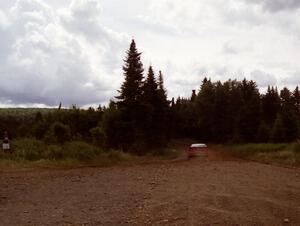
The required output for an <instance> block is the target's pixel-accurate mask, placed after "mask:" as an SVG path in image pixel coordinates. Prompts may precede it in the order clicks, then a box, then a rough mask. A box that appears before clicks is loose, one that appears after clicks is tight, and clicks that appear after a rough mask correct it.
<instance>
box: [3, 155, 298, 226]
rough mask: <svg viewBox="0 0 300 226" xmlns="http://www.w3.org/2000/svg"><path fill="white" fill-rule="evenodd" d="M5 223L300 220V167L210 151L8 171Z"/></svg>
mask: <svg viewBox="0 0 300 226" xmlns="http://www.w3.org/2000/svg"><path fill="white" fill-rule="evenodd" d="M0 176H1V177H0V225H3V226H11V225H13V226H23V225H25V226H27V225H28V226H31V225H38V226H40V225H47V226H48V225H63V226H71V225H76V226H77V225H78V226H80V225H85V226H90V225H112V226H119V225H188V226H189V225H190V226H191V225H251V226H252V225H267V226H272V225H300V169H292V168H283V167H278V166H271V165H264V164H259V163H254V162H245V161H236V160H230V159H219V158H216V157H211V156H210V157H208V158H206V159H203V158H197V159H192V160H191V161H187V160H183V159H182V160H178V161H172V162H162V163H155V164H148V165H139V166H128V167H124V166H123V167H121V166H116V167H111V168H80V169H68V170H47V169H44V170H26V171H24V170H17V171H7V170H6V171H3V170H2V171H0Z"/></svg>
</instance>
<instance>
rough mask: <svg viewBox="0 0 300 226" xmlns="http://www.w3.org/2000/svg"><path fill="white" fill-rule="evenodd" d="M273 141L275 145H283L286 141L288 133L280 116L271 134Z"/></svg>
mask: <svg viewBox="0 0 300 226" xmlns="http://www.w3.org/2000/svg"><path fill="white" fill-rule="evenodd" d="M271 141H272V142H274V143H282V142H284V141H286V131H285V127H284V125H283V121H282V116H281V115H280V114H278V115H277V117H276V120H275V123H274V126H273V129H272V133H271Z"/></svg>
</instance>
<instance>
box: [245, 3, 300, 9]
mask: <svg viewBox="0 0 300 226" xmlns="http://www.w3.org/2000/svg"><path fill="white" fill-rule="evenodd" d="M245 1H246V2H249V3H255V4H259V5H261V6H262V8H263V9H264V10H265V11H269V12H278V11H284V10H297V9H299V7H300V1H299V0H245Z"/></svg>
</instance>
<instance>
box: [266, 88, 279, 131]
mask: <svg viewBox="0 0 300 226" xmlns="http://www.w3.org/2000/svg"><path fill="white" fill-rule="evenodd" d="M280 108H281V107H280V97H279V94H278V91H277V89H275V88H274V87H270V86H269V87H268V90H267V92H266V94H265V95H263V96H262V101H261V110H262V120H263V121H264V122H265V123H266V124H267V125H268V126H269V127H272V126H273V124H274V122H275V119H276V117H277V114H278V113H279V112H280Z"/></svg>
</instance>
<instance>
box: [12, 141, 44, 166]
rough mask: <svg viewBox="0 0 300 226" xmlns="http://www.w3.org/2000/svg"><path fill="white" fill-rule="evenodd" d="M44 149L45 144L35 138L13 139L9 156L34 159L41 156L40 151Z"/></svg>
mask: <svg viewBox="0 0 300 226" xmlns="http://www.w3.org/2000/svg"><path fill="white" fill-rule="evenodd" d="M45 149H46V146H45V144H44V143H43V142H42V141H39V140H36V139H29V138H26V139H21V140H15V141H14V142H13V144H12V150H13V151H14V153H13V155H12V156H10V157H11V158H15V159H18V160H29V161H34V160H38V159H40V158H41V156H42V152H43V151H44V150H45Z"/></svg>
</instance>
